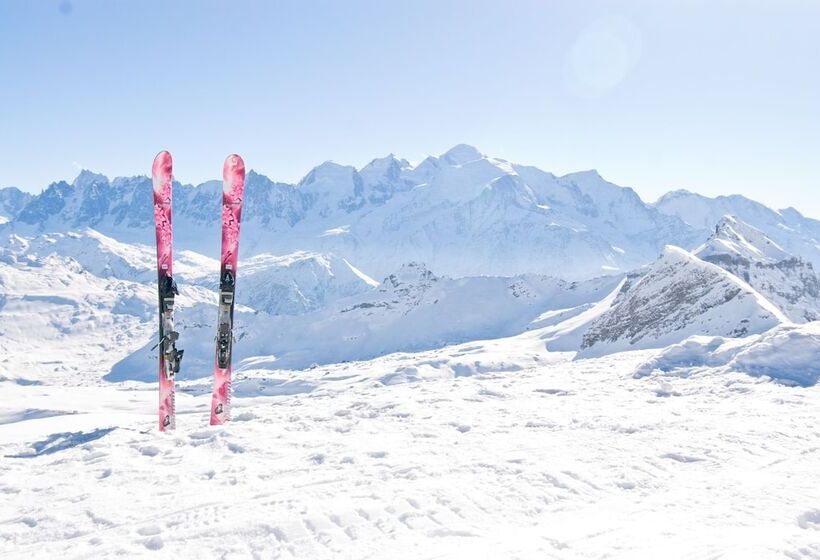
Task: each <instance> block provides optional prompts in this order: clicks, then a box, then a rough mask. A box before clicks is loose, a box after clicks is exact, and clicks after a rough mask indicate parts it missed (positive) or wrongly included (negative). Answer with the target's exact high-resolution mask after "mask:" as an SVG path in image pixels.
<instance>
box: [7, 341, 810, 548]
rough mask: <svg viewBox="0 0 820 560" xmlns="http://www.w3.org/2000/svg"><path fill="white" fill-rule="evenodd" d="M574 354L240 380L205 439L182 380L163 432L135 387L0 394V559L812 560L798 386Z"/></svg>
mask: <svg viewBox="0 0 820 560" xmlns="http://www.w3.org/2000/svg"><path fill="white" fill-rule="evenodd" d="M803 328H805V327H803ZM798 342H799V341H798ZM807 342H808V343H809V346H806V345H805V343H807ZM770 343H771V344H774V345H775V346H777V345H778V344H779V339H778V337H775V338H774V339H772V340H771V341H770ZM794 348H803V349H804V352H803V353H802V355H803V358H804V359H806V358H810V359H814V362H815V364H816V362H817V360H816V357H817V354H816V352H817V339H816V336H815V337H814V338H812V339H811V340H809V339H804V340H803V341H802V343H800V342H799V343H798V345H797V346H795V347H793V346H788V345H787V346H785V347H783V348H782V349H781V350H780V351H776V355H782V353H790V351H791V350H792V349H794ZM807 348H810V349H811V350H812V351H813V352H814V353H815V355H814V356H810V355H808V352H806V351H805V350H806V349H807ZM570 357H571V354H556V353H552V354H549V353H546V352H544V350H543V346H540V345H539V344H538V339H537V337H535V336H534V335H533V334H532V333H528V334H525V335H520V336H519V337H516V338H515V339H505V340H497V341H492V342H487V343H475V342H472V343H468V344H465V345H460V346H452V347H449V348H446V349H441V350H436V351H431V352H425V353H422V354H412V355H392V356H386V357H383V358H379V359H376V360H373V361H369V362H357V363H348V364H339V365H332V366H328V367H322V368H315V369H312V370H307V371H291V372H284V371H282V372H264V371H262V372H259V373H258V375H257V374H254V373H253V372H248V373H247V376H246V379H244V380H241V381H240V382H239V383H238V384H237V388H236V392H237V397H238V398H236V399H234V411H235V415H234V422H232V423H231V424H229V425H226V426H221V427H209V426H207V410H208V406H209V402H210V395H209V393H208V387H207V383H203V384H201V385H190V384H185V383H183V384H182V387H181V389H182V390H181V392H180V393H178V397H177V403H178V408H179V415H178V426H179V429H178V430H177V431H176V432H175V433H173V434H168V435H161V434H157V433H156V432H155V430H154V421H155V419H154V411H155V406H156V402H155V401H156V392H155V390H154V389H153V388H152V387H150V386H147V387H146V386H144V385H134V386H128V385H125V386H123V387H122V389H125V390H117V389H116V388H115V387H113V386H109V387H89V386H74V387H58V386H48V385H42V386H37V385H35V386H31V385H29V386H23V385H17V384H13V383H8V382H4V383H3V382H0V384H2V386H3V391H4V395H5V397H6V399H5V403H6V404H5V405H4V408H3V412H2V414H0V457H2V459H0V493H2V495H3V505H4V508H3V512H4V516H3V519H2V520H0V554H2V556H3V557H5V558H31V557H43V558H66V559H73V558H90V557H93V558H111V557H120V558H122V557H127V558H151V557H154V558H166V557H167V558H203V557H208V558H212V557H218V558H282V559H291V558H292V559H297V558H298V559H316V560H321V559H325V558H327V559H331V558H333V559H336V558H356V559H368V558H369V559H381V558H399V559H401V558H413V559H430V560H433V559H460V558H487V559H495V558H519V559H538V560H541V559H543V558H561V559H565V558H603V557H620V558H755V559H764V560H765V559H770V558H771V559H775V558H784V557H785V558H794V559H811V558H817V557H819V556H820V544H819V543H820V539H818V534H820V478H819V477H820V475H818V470H817V462H818V445H817V439H818V437H820V433H819V432H818V429H817V425H818V420H819V418H818V410H820V393H818V391H817V390H816V388H803V387H789V386H786V385H782V384H776V383H772V382H770V381H769V380H768V379H766V378H762V377H752V376H749V375H747V374H746V373H742V372H737V371H734V370H733V369H732V368H731V367H728V368H725V367H720V368H710V367H704V366H700V365H699V366H697V367H689V368H685V367H684V368H679V369H676V370H675V371H674V372H672V373H671V374H670V373H668V372H650V373H649V374H648V375H646V376H643V377H639V378H635V377H633V371H634V370H635V369H636V367H638V366H639V365H640V364H641V363H643V362H644V361H646V360H647V359H649V358H651V354H647V353H637V354H617V355H613V356H609V357H606V358H602V359H597V360H583V361H571V360H570V359H569V358H570Z"/></svg>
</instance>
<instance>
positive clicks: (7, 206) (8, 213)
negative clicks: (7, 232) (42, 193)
mask: <svg viewBox="0 0 820 560" xmlns="http://www.w3.org/2000/svg"><path fill="white" fill-rule="evenodd" d="M32 198H34V197H33V196H32V195H30V194H29V193H25V192H23V191H21V190H20V189H18V188H16V187H6V188H4V189H0V224H4V223H6V222H10V221H12V220H14V219H15V218H16V217H17V214H19V213H20V211H21V210H22V209H23V208H24V207H25V206H26V205H27V204H28V203H29V202H31V199H32Z"/></svg>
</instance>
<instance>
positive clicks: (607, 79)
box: [0, 0, 820, 218]
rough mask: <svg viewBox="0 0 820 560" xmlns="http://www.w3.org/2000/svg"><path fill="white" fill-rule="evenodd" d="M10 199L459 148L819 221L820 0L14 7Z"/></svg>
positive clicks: (3, 87)
mask: <svg viewBox="0 0 820 560" xmlns="http://www.w3.org/2000/svg"><path fill="white" fill-rule="evenodd" d="M0 107H2V109H0V111H2V113H0V123H2V128H0V185H2V186H8V185H16V186H19V187H22V188H24V189H25V190H29V191H34V192H37V191H39V190H41V189H42V188H43V187H44V186H46V185H47V184H48V183H49V182H51V181H54V180H57V179H62V178H68V179H70V178H72V177H74V176H75V175H76V173H77V170H76V166H83V167H87V168H90V169H92V170H95V171H99V172H102V173H106V174H108V175H112V176H113V175H133V174H145V173H147V172H148V170H149V169H150V165H151V160H152V158H153V157H154V155H155V153H156V152H157V151H159V150H160V149H169V150H171V152H172V153H173V155H174V160H175V172H176V173H175V174H176V175H177V177H178V178H179V179H181V180H183V181H186V182H200V181H203V180H206V179H210V178H215V177H217V176H218V175H219V173H220V170H221V166H222V160H223V158H224V157H225V155H227V154H228V153H230V152H238V153H240V154H242V155H243V156H244V157H245V160H246V162H247V163H248V165H249V166H250V167H253V168H255V169H257V170H259V171H260V172H262V173H265V174H266V175H269V176H270V177H271V178H274V179H279V180H288V181H295V180H298V179H299V178H301V177H302V176H303V175H304V174H305V173H306V172H307V171H308V170H309V169H310V168H311V167H312V166H314V165H316V164H318V163H320V162H322V161H324V160H328V159H332V160H334V161H337V162H340V163H350V164H353V165H356V166H361V165H363V164H365V163H367V161H369V160H370V159H372V158H374V157H378V156H383V155H386V154H387V153H389V152H394V153H396V154H398V155H400V156H404V157H407V158H408V159H411V160H419V159H421V158H423V157H424V156H425V155H427V154H438V153H440V152H442V151H444V150H446V149H448V148H449V147H451V146H452V145H454V144H457V143H461V142H465V143H469V144H473V145H475V146H477V147H478V148H479V149H481V150H482V151H484V152H485V153H488V154H490V155H495V156H499V157H504V158H507V159H510V160H513V161H516V162H521V163H529V164H533V165H537V166H539V167H541V168H543V169H547V170H550V171H553V172H556V173H565V172H569V171H575V170H580V169H590V168H596V169H598V170H599V171H600V172H601V174H602V175H604V177H606V178H608V179H610V180H612V181H614V182H617V183H619V184H623V185H629V186H632V187H634V188H635V189H636V190H637V191H638V192H639V193H640V194H641V195H642V196H643V197H644V198H645V199H647V200H654V199H655V198H656V197H657V196H658V195H660V194H661V193H663V192H665V191H667V190H670V189H675V188H688V189H690V190H694V191H697V192H701V193H703V194H708V195H716V194H729V193H741V194H744V195H747V196H749V197H752V198H756V199H759V200H762V201H763V202H766V203H769V204H772V205H774V206H777V207H785V206H795V207H797V208H798V209H800V210H801V211H803V212H804V213H807V214H809V215H812V216H814V217H818V218H820V196H818V195H817V194H815V193H816V191H817V189H818V188H820V180H818V178H817V173H816V171H817V162H818V161H820V2H818V1H817V0H771V1H768V2H762V1H754V0H735V1H729V0H712V1H707V0H702V1H701V0H691V1H682V0H681V1H676V0H663V1H661V0H629V1H627V0H621V1H619V0H606V1H603V0H601V1H586V0H576V1H566V2H550V1H538V0H505V1H501V0H498V1H490V0H417V1H392V2H387V1H382V2H379V1H375V0H373V1H371V0H345V1H342V0H337V1H329V0H327V1H318V0H301V1H297V0H294V1H292V2H262V1H261V0H260V1H255V2H254V1H236V0H235V1H231V2H228V1H224V2H216V1H194V0H190V1H140V2H137V1H116V0H71V1H70V2H69V1H67V0H1V1H0Z"/></svg>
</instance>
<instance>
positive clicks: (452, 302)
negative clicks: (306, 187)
mask: <svg viewBox="0 0 820 560" xmlns="http://www.w3.org/2000/svg"><path fill="white" fill-rule="evenodd" d="M619 281H620V279H619V278H618V277H606V278H599V279H594V280H590V281H586V282H580V283H569V282H565V281H563V280H558V279H555V278H548V277H544V276H538V275H525V276H520V277H486V276H485V277H469V278H460V279H452V278H447V277H442V276H436V275H435V274H433V273H432V272H431V271H430V270H429V269H428V268H427V267H426V266H424V265H423V264H420V263H410V264H407V265H405V266H402V267H401V268H400V269H399V270H398V271H396V272H395V273H393V274H390V275H389V276H387V278H385V279H384V280H383V281H382V282H381V283H380V284H379V285H378V286H377V287H375V288H373V289H371V290H370V291H367V292H365V293H362V294H358V295H353V296H350V297H346V298H342V299H338V300H336V301H335V302H333V303H331V304H329V305H326V306H325V307H322V308H319V309H316V310H315V311H310V312H307V313H302V314H300V315H295V316H287V315H279V316H268V315H267V314H264V313H259V314H256V315H254V314H251V313H244V314H240V315H239V316H238V318H237V320H236V324H237V326H238V327H239V329H240V330H239V333H240V334H239V335H238V344H237V345H236V347H235V353H236V354H235V356H236V358H237V364H238V365H237V368H236V369H237V371H242V369H244V368H247V367H252V368H273V369H300V368H307V367H310V366H311V365H313V364H329V363H336V362H341V361H347V360H363V359H368V358H371V357H374V356H379V355H383V354H388V353H392V352H413V351H420V350H428V349H433V348H440V347H442V346H446V345H450V344H456V343H460V342H466V341H470V340H483V339H491V338H501V337H505V336H511V335H514V334H519V333H522V332H525V331H527V330H528V329H530V328H536V327H537V326H538V325H540V324H543V320H544V319H543V316H544V314H545V312H547V311H548V310H556V311H558V310H566V309H569V308H574V307H581V308H586V306H588V305H590V304H592V303H594V302H596V301H598V300H600V299H602V298H603V297H604V296H606V294H607V293H609V292H611V291H612V289H613V288H614V287H615V286H616V285H617V284H618V282H619ZM213 311H214V310H213V307H212V306H211V305H206V306H198V307H195V308H193V309H191V310H190V311H187V312H184V313H181V314H180V317H183V318H185V320H186V324H188V325H189V327H188V329H187V330H186V331H185V332H184V333H183V336H182V337H181V338H180V341H181V343H182V342H183V341H184V342H185V346H184V348H185V358H186V360H189V362H188V363H189V366H188V368H187V369H186V371H185V372H184V374H183V377H186V378H190V377H202V376H205V375H210V370H209V369H208V364H209V363H210V362H209V360H210V361H212V360H213V340H212V339H213V336H212V331H213V327H212V322H213V320H214V319H215V315H214V313H213ZM151 345H153V341H152V342H150V343H146V345H145V346H144V347H143V348H141V349H139V350H137V351H136V352H134V353H133V354H132V355H131V356H129V357H127V358H125V359H124V360H122V361H121V362H120V363H118V364H116V365H115V366H114V369H113V374H112V375H111V376H109V377H108V379H110V380H122V379H139V380H152V379H153V377H151V376H149V377H143V376H142V372H146V371H147V372H152V370H151V367H150V364H149V361H150V359H151V353H150V351H149V347H150V346H151ZM240 360H242V361H241V362H240ZM151 375H153V373H151Z"/></svg>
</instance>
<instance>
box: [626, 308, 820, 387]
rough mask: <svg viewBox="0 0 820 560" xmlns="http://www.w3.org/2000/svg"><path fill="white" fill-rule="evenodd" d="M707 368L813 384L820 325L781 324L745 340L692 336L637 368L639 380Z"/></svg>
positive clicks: (817, 375)
mask: <svg viewBox="0 0 820 560" xmlns="http://www.w3.org/2000/svg"><path fill="white" fill-rule="evenodd" d="M694 366H700V367H703V366H708V367H711V368H718V369H726V368H728V369H731V370H733V371H742V372H746V373H748V374H750V375H764V376H767V377H770V378H772V379H776V380H779V381H782V382H785V383H794V384H798V385H805V386H811V385H815V384H816V383H817V381H818V379H820V323H818V322H814V323H809V324H807V325H783V326H780V327H778V328H776V329H772V330H770V331H767V332H765V333H763V334H761V335H758V336H754V337H749V338H747V339H744V340H741V341H737V340H726V339H724V338H722V337H704V336H695V337H691V338H689V339H687V340H685V341H683V342H681V343H680V344H675V345H673V346H670V347H668V348H666V349H664V350H663V352H661V353H660V354H659V355H657V356H655V357H653V358H652V359H651V360H648V361H647V362H646V363H644V364H642V365H641V366H640V367H638V368H637V370H636V372H635V375H636V376H638V377H641V376H644V375H647V374H649V373H650V372H652V371H655V370H659V371H661V372H664V373H673V372H675V371H677V370H679V369H681V368H683V369H684V370H687V369H689V368H692V367H694Z"/></svg>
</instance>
